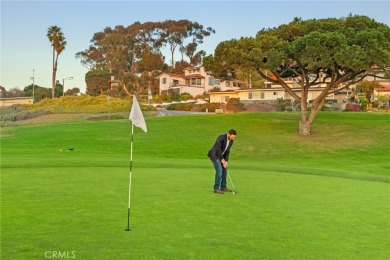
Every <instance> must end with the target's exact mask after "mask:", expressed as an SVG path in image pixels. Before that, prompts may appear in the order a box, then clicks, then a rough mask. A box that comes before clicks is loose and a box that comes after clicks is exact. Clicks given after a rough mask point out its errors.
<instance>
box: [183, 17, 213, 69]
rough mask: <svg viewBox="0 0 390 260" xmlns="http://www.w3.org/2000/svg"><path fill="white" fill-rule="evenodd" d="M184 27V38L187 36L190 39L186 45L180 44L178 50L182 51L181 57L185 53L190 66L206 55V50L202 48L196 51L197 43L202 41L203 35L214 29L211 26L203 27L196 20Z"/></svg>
mask: <svg viewBox="0 0 390 260" xmlns="http://www.w3.org/2000/svg"><path fill="white" fill-rule="evenodd" d="M186 29H187V35H186V38H189V39H190V41H189V43H188V44H187V45H184V44H182V45H181V46H180V52H181V53H182V57H183V54H185V55H186V56H187V57H188V58H189V59H190V64H191V66H195V65H198V64H200V63H201V61H202V58H203V57H204V56H205V55H206V52H205V51H203V50H200V51H198V52H196V49H197V48H198V45H200V44H202V43H203V39H204V37H206V36H210V35H211V34H212V33H215V30H214V29H213V28H211V27H207V28H206V29H204V27H203V25H201V24H199V23H197V22H195V23H191V24H190V25H189V26H187V28H186Z"/></svg>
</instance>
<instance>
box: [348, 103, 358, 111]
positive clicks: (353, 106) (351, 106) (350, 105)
mask: <svg viewBox="0 0 390 260" xmlns="http://www.w3.org/2000/svg"><path fill="white" fill-rule="evenodd" d="M345 111H349V112H360V111H362V109H361V107H360V105H359V104H357V103H348V104H347V105H346V106H345Z"/></svg>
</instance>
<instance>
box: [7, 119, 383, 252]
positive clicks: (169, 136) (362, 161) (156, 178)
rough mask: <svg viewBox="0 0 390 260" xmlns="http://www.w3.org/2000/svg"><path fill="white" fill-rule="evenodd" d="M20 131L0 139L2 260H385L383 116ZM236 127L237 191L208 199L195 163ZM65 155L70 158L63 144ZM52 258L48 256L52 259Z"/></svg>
mask: <svg viewBox="0 0 390 260" xmlns="http://www.w3.org/2000/svg"><path fill="white" fill-rule="evenodd" d="M298 119H299V114H295V113H245V114H221V115H193V116H180V117H153V118H147V125H148V130H149V131H148V133H143V132H142V130H140V129H138V128H136V129H135V136H134V154H133V157H134V162H133V178H132V181H133V186H132V199H131V203H132V206H131V228H132V231H130V232H125V231H124V229H125V227H126V225H127V196H128V177H129V163H130V162H129V161H130V140H131V136H130V135H131V134H130V133H131V124H130V121H129V120H110V121H67V122H59V123H52V124H45V125H19V126H17V127H10V128H3V129H2V130H1V131H2V132H1V258H2V259H45V252H47V251H57V252H61V253H64V252H68V254H69V255H70V256H73V255H72V253H74V255H75V257H76V259H387V258H388V257H389V255H390V249H389V246H388V245H389V243H390V237H389V234H390V224H389V216H390V167H389V163H388V158H389V157H390V151H389V144H390V135H389V132H390V120H389V119H390V117H389V115H388V114H374V113H325V112H323V113H320V114H319V115H318V117H317V119H316V121H315V123H314V124H313V127H312V132H313V135H312V136H309V137H301V136H299V135H298V134H297V132H298V131H297V127H298ZM229 128H235V129H236V130H237V132H238V136H237V138H236V141H235V144H234V146H233V148H232V151H231V157H230V158H231V159H230V174H231V176H232V178H233V180H234V184H235V186H236V189H237V190H238V191H239V192H238V194H237V195H232V194H224V195H217V194H213V193H212V185H213V178H214V173H213V168H212V165H211V163H210V162H209V160H208V158H207V157H206V153H207V150H208V149H209V148H210V147H211V146H212V144H213V143H214V141H215V138H216V137H217V135H218V134H221V133H224V132H226V131H227V130H228V129H229ZM71 147H72V148H74V150H73V151H71V152H70V151H67V150H66V149H67V148H71ZM49 256H50V255H49Z"/></svg>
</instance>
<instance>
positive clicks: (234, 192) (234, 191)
mask: <svg viewBox="0 0 390 260" xmlns="http://www.w3.org/2000/svg"><path fill="white" fill-rule="evenodd" d="M226 173H227V175H228V176H229V180H230V183H231V184H232V188H233V194H236V193H237V191H236V188H235V187H234V184H233V180H232V177H230V174H229V171H228V169H226Z"/></svg>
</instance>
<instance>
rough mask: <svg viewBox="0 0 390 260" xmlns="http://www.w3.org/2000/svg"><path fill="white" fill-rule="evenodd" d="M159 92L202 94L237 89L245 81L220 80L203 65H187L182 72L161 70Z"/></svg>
mask: <svg viewBox="0 0 390 260" xmlns="http://www.w3.org/2000/svg"><path fill="white" fill-rule="evenodd" d="M157 78H158V80H159V86H160V91H159V92H160V95H161V93H164V92H167V91H168V90H173V91H176V92H177V93H178V94H182V93H189V94H190V95H192V96H197V95H203V94H204V93H208V92H210V90H212V89H219V90H220V91H233V90H238V89H240V87H242V86H243V85H244V84H245V83H244V82H243V81H239V80H222V79H217V78H214V77H213V76H211V75H210V74H208V73H207V72H206V71H205V70H204V67H203V66H198V67H188V68H185V69H184V74H172V73H167V72H163V73H161V74H160V75H159V76H158V77H157Z"/></svg>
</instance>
